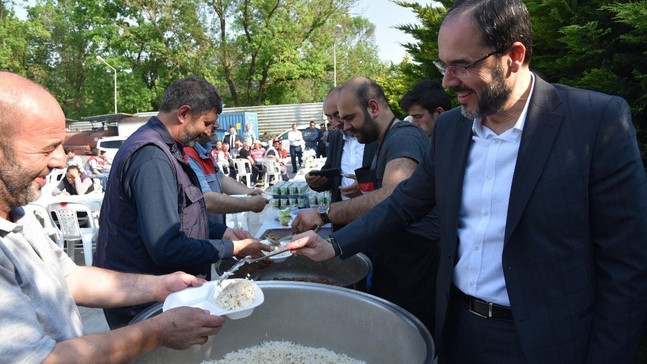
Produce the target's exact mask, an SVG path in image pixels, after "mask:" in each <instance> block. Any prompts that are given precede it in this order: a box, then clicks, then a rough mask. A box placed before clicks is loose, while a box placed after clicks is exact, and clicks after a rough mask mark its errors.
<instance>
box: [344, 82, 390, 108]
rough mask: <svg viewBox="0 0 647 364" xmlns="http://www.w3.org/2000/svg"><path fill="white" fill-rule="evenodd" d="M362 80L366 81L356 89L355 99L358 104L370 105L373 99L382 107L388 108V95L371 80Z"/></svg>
mask: <svg viewBox="0 0 647 364" xmlns="http://www.w3.org/2000/svg"><path fill="white" fill-rule="evenodd" d="M362 78H363V79H364V80H363V81H362V82H361V83H360V84H359V85H358V86H357V89H355V99H356V100H357V103H358V104H359V105H362V106H365V105H368V102H369V101H370V100H371V99H373V100H376V101H377V102H378V103H380V104H382V105H385V106H388V105H389V104H388V102H387V100H386V94H385V93H384V90H383V89H382V87H381V86H380V85H378V84H377V82H375V81H373V80H372V79H370V78H367V77H366V78H364V77H362ZM351 81H352V80H351Z"/></svg>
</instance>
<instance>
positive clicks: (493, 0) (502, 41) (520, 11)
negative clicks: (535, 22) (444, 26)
mask: <svg viewBox="0 0 647 364" xmlns="http://www.w3.org/2000/svg"><path fill="white" fill-rule="evenodd" d="M461 13H467V14H468V15H469V17H470V18H471V19H472V21H473V22H474V24H475V25H476V26H477V27H479V28H480V29H481V31H482V32H483V36H482V39H481V42H482V43H483V45H485V46H489V47H492V48H493V50H496V51H501V52H503V51H505V50H507V49H508V48H510V46H512V43H514V42H521V43H522V44H523V45H524V46H525V47H526V56H525V58H524V62H523V63H525V64H528V62H530V58H531V56H532V24H531V23H530V14H529V13H528V9H527V8H526V5H525V4H524V3H523V1H521V0H459V1H457V2H455V3H454V4H453V5H452V6H451V7H450V8H449V10H447V14H446V15H445V19H444V20H443V22H444V21H445V20H447V19H449V18H451V17H452V16H454V15H456V14H461Z"/></svg>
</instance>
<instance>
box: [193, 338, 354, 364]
mask: <svg viewBox="0 0 647 364" xmlns="http://www.w3.org/2000/svg"><path fill="white" fill-rule="evenodd" d="M234 363H235V364H258V363H263V364H366V362H365V361H362V360H357V359H354V358H351V357H349V356H348V355H345V354H337V353H335V352H333V351H330V350H328V349H324V348H313V347H310V346H303V345H298V344H295V343H292V342H290V341H265V342H263V343H262V344H260V345H256V346H252V347H249V348H245V349H240V350H238V351H233V352H231V353H228V354H226V355H225V356H224V357H223V358H222V359H220V360H211V361H203V362H202V364H234Z"/></svg>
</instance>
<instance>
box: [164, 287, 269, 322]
mask: <svg viewBox="0 0 647 364" xmlns="http://www.w3.org/2000/svg"><path fill="white" fill-rule="evenodd" d="M239 281H244V283H245V284H251V285H252V286H253V288H254V295H255V297H254V302H253V303H252V304H251V305H250V306H247V307H244V308H240V309H237V310H231V311H227V310H225V309H224V308H222V307H220V306H218V304H217V303H216V297H218V295H219V294H220V292H222V290H223V289H224V288H225V287H227V286H228V285H230V284H233V283H235V282H239ZM264 299H265V298H264V296H263V291H262V290H261V289H260V287H258V285H257V284H256V283H255V282H254V281H251V280H248V279H242V278H233V279H225V280H224V281H223V282H222V284H221V285H220V286H218V285H217V282H216V281H211V282H205V283H204V284H203V285H202V286H200V287H189V288H185V289H183V290H181V291H177V292H173V293H171V294H170V295H168V297H166V300H164V304H163V306H162V310H163V311H167V310H170V309H172V308H176V307H181V306H189V307H197V308H201V309H203V310H208V311H209V312H210V313H211V314H212V315H217V316H227V317H229V318H230V319H233V320H237V319H241V318H245V317H247V316H249V315H251V314H252V312H254V308H255V307H257V306H259V305H260V304H262V303H263V301H264Z"/></svg>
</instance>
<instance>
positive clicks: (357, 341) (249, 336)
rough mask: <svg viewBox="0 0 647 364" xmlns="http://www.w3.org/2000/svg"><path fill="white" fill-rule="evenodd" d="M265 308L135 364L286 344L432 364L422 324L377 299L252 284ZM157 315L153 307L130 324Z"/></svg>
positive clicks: (332, 289)
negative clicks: (273, 342) (266, 343)
mask: <svg viewBox="0 0 647 364" xmlns="http://www.w3.org/2000/svg"><path fill="white" fill-rule="evenodd" d="M258 285H259V286H260V287H261V289H262V290H263V294H264V296H265V302H264V303H263V304H262V305H260V306H259V307H257V308H256V309H255V310H254V313H253V314H252V315H251V316H249V317H247V318H244V319H240V320H229V319H228V320H226V321H225V324H224V326H223V328H222V330H221V331H220V332H219V333H218V334H217V335H215V336H213V337H211V338H210V339H209V341H208V342H207V343H206V344H205V345H201V346H193V347H192V348H190V349H189V350H186V351H176V350H171V349H167V348H158V349H156V350H154V351H152V352H150V353H149V354H148V355H146V356H144V357H143V358H141V359H140V360H139V361H137V362H138V363H189V364H190V363H200V362H201V361H203V360H213V359H221V358H222V357H223V356H224V355H225V354H226V353H229V352H231V351H235V350H239V349H243V348H247V347H251V346H255V345H259V344H261V343H262V342H263V341H271V340H287V341H292V342H294V343H297V344H301V345H306V346H312V347H321V348H326V349H329V350H332V351H335V352H337V353H343V354H346V355H349V356H352V357H354V358H356V359H359V360H364V361H366V362H367V363H371V364H379V363H385V364H393V363H407V364H409V363H411V364H414V363H432V362H433V359H434V345H433V341H432V339H431V335H430V334H429V332H428V331H427V329H426V328H425V327H424V325H422V323H421V322H420V321H419V320H418V319H416V318H415V317H414V316H413V315H411V314H410V313H408V312H407V311H405V310H403V309H402V308H400V307H398V306H396V305H394V304H392V303H390V302H388V301H385V300H382V299H380V298H378V297H375V296H372V295H369V294H366V293H363V292H359V291H356V290H351V289H347V288H341V287H336V286H331V285H324V284H317V283H303V282H276V281H274V282H258ZM160 312H161V305H157V306H154V307H153V308H152V309H149V310H147V311H145V312H143V313H141V314H140V315H139V316H137V317H136V318H135V319H134V320H133V322H139V321H141V320H144V319H146V318H148V317H151V316H154V315H156V314H159V313H160Z"/></svg>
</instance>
